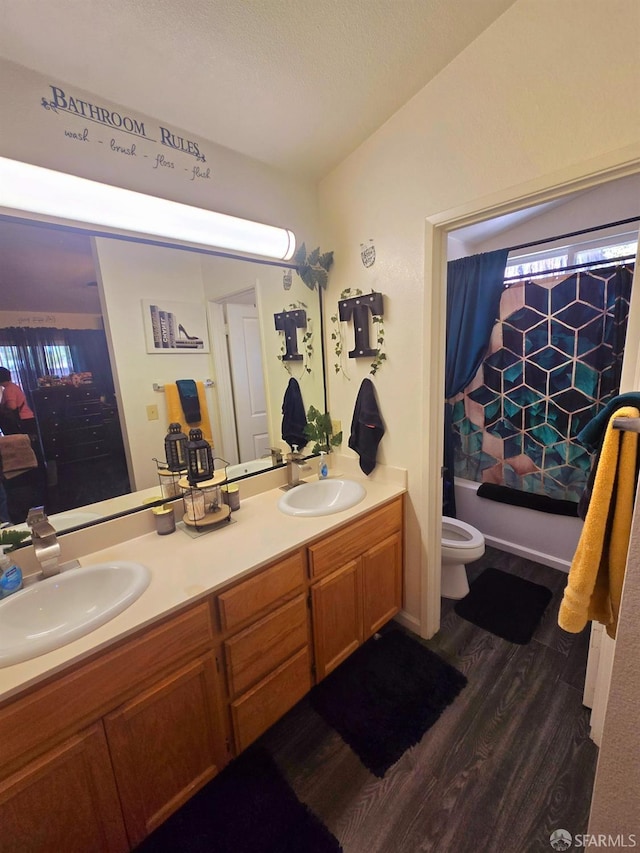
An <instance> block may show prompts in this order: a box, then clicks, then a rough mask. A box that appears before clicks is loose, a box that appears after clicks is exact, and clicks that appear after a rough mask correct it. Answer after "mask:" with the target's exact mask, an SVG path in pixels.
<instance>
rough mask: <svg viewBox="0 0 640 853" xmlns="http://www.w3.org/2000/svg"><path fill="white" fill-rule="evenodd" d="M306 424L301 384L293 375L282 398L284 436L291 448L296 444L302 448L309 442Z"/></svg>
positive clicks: (299, 448)
mask: <svg viewBox="0 0 640 853" xmlns="http://www.w3.org/2000/svg"><path fill="white" fill-rule="evenodd" d="M306 425H307V416H306V414H305V412H304V404H303V402H302V394H301V393H300V386H299V385H298V380H297V379H294V378H293V377H291V379H290V380H289V384H288V385H287V390H286V391H285V392H284V398H283V400H282V438H283V440H284V441H286V442H287V444H288V445H289V447H290V448H291V449H293V445H294V444H295V445H296V447H297V448H298V450H302V448H303V447H304V446H305V444H306V443H307V441H308V439H307V437H306V435H305V434H304V428H305V427H306Z"/></svg>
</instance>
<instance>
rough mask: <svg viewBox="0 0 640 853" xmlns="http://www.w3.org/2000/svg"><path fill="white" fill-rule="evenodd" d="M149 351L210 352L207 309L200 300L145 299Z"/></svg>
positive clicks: (145, 331)
mask: <svg viewBox="0 0 640 853" xmlns="http://www.w3.org/2000/svg"><path fill="white" fill-rule="evenodd" d="M142 313H143V318H144V333H145V341H146V344H147V352H149V353H152V352H165V353H166V352H173V353H175V352H191V353H193V352H209V336H208V334H207V318H206V311H205V310H204V308H203V306H202V305H200V304H198V303H196V302H165V301H164V300H161V299H143V300H142Z"/></svg>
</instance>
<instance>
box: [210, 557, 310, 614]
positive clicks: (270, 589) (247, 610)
mask: <svg viewBox="0 0 640 853" xmlns="http://www.w3.org/2000/svg"><path fill="white" fill-rule="evenodd" d="M304 567H305V560H304V551H298V552H297V553H295V554H292V555H291V556H290V557H287V558H286V559H284V560H282V561H281V562H279V563H276V564H275V565H273V566H270V567H269V568H268V569H265V570H264V571H262V572H260V574H258V575H255V576H254V577H252V578H249V580H247V581H243V582H242V583H239V584H237V585H236V586H234V587H233V589H230V590H228V591H227V592H223V593H222V594H221V595H219V596H218V608H219V612H220V624H221V626H222V630H223V631H228V630H230V629H232V628H235V627H237V626H239V625H242V623H243V622H246V621H247V620H248V619H252V618H255V617H257V616H260V615H262V614H264V613H266V612H267V611H268V610H272V609H273V608H274V607H277V606H278V605H280V604H283V603H284V602H285V601H288V600H289V599H290V598H293V596H294V595H295V594H296V593H297V592H299V591H300V590H301V589H302V586H303V584H304Z"/></svg>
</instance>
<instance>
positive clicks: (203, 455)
mask: <svg viewBox="0 0 640 853" xmlns="http://www.w3.org/2000/svg"><path fill="white" fill-rule="evenodd" d="M186 447H187V480H188V481H189V483H190V485H192V486H195V485H196V483H202V482H204V481H205V480H210V479H211V477H212V475H213V453H212V452H211V445H210V444H209V442H208V441H207V440H206V439H204V438H203V437H202V430H201V429H198V428H197V427H196V428H195V429H192V430H189V440H188V441H187V445H186Z"/></svg>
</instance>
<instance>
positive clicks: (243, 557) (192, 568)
mask: <svg viewBox="0 0 640 853" xmlns="http://www.w3.org/2000/svg"><path fill="white" fill-rule="evenodd" d="M350 461H351V460H346V462H345V466H343V467H341V470H344V472H345V476H348V477H349V478H350V479H354V480H359V481H360V482H362V484H363V485H364V487H365V490H366V496H365V498H364V499H363V500H362V501H361V502H360V503H359V504H357V505H356V506H354V507H352V508H351V509H348V510H344V511H343V512H339V513H335V514H333V515H327V516H322V517H316V518H300V517H292V516H288V515H285V514H284V513H282V512H281V511H280V510H279V509H278V507H277V504H278V499H279V498H280V496H281V495H282V490H281V489H280V488H275V489H273V488H272V489H270V490H269V491H265V492H262V493H259V494H256V495H253V496H252V497H247V498H242V499H241V505H240V509H239V510H237V511H236V512H234V513H233V514H232V516H231V518H232V521H231V522H230V523H223V524H221V525H220V526H218V527H216V528H215V529H213V530H211V531H209V532H207V533H205V534H203V535H200V536H198V538H195V539H194V538H192V537H191V536H189V535H188V534H187V533H186V532H184V531H182V530H180V529H178V530H176V532H175V533H173V534H170V535H169V536H158V534H157V533H155V531H154V532H153V533H146V534H144V535H143V536H139V537H137V538H134V539H129V540H128V541H125V542H120V543H119V544H115V545H112V546H110V547H107V548H103V549H102V550H96V551H93V552H91V553H87V554H85V555H83V556H81V557H80V564H81V566H87V565H90V564H93V563H103V562H107V561H110V560H131V561H136V562H140V563H143V564H144V565H146V566H147V567H148V568H149V570H150V571H151V583H150V584H149V586H148V588H147V589H146V590H145V592H144V593H143V594H142V595H141V596H140V598H139V599H138V600H137V601H135V602H134V603H133V604H132V605H131V606H130V607H128V608H127V609H126V610H125V611H124V612H123V613H120V614H119V615H118V616H116V617H114V618H113V619H112V620H110V621H109V622H107V623H106V624H105V625H102V626H101V627H99V628H96V629H95V630H94V631H91V632H90V633H89V634H87V635H86V636H84V637H81V638H80V639H78V640H75V641H73V642H72V643H69V644H67V645H65V646H62V647H61V648H59V649H56V650H54V651H52V652H48V653H47V654H44V655H40V656H39V657H36V658H33V659H32V660H29V661H24V662H23V663H18V664H14V665H13V666H8V667H4V668H2V669H0V701H1V700H4V699H7V698H9V697H11V696H13V695H16V694H17V693H19V692H20V691H21V690H23V689H24V688H26V687H28V686H31V685H33V684H36V683H37V682H39V681H42V680H43V679H45V678H47V677H48V676H50V675H52V674H54V673H56V672H59V671H61V670H63V669H65V668H66V667H68V666H69V665H70V664H73V663H76V662H77V661H80V660H82V659H83V658H86V657H88V656H89V655H91V654H93V653H95V652H96V651H99V650H101V649H105V648H106V647H108V646H109V645H111V644H112V643H114V642H116V641H118V640H121V639H123V638H124V637H127V636H128V635H130V634H133V633H134V632H136V631H138V630H139V629H140V628H143V627H145V626H148V625H150V624H152V623H153V622H155V621H157V620H159V619H161V618H162V617H164V616H167V615H168V614H170V613H172V612H174V611H177V610H179V609H181V608H183V607H184V606H185V605H187V604H189V603H194V602H196V601H197V600H198V599H200V598H203V597H205V596H207V595H209V594H210V593H212V592H215V591H216V590H218V589H220V588H221V587H224V586H225V585H227V584H229V583H230V582H231V581H234V580H238V579H239V578H241V577H242V576H243V575H246V574H249V573H250V572H252V571H254V570H255V569H256V568H260V567H261V566H264V565H267V564H269V563H271V562H273V561H274V560H277V559H278V558H279V557H281V556H283V555H284V554H286V553H288V552H290V551H292V550H294V549H296V548H299V547H301V546H303V545H305V544H307V543H308V542H310V541H311V540H313V539H317V538H318V537H320V536H323V535H325V534H327V533H329V532H330V531H331V530H332V529H333V528H335V527H338V526H339V525H342V524H344V523H345V522H347V521H351V520H353V519H356V518H358V517H359V516H361V515H364V514H365V513H367V512H369V511H370V510H371V509H373V508H375V507H376V506H379V505H381V504H383V503H386V502H387V501H389V500H391V499H392V498H394V497H397V496H398V495H400V494H402V493H403V492H405V491H406V472H405V471H403V470H402V469H397V468H395V469H394V468H388V467H386V466H380V465H378V466H377V467H376V469H375V471H374V472H373V474H372V475H371V476H370V477H365V476H364V475H363V474H362V473H361V472H360V469H359V468H358V467H357V466H354V465H350V464H348V463H349V462H350ZM334 476H337V475H334ZM309 479H311V478H309ZM177 515H178V514H177ZM113 523H114V522H111V524H113ZM99 527H100V525H98V528H99ZM63 541H64V540H63Z"/></svg>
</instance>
